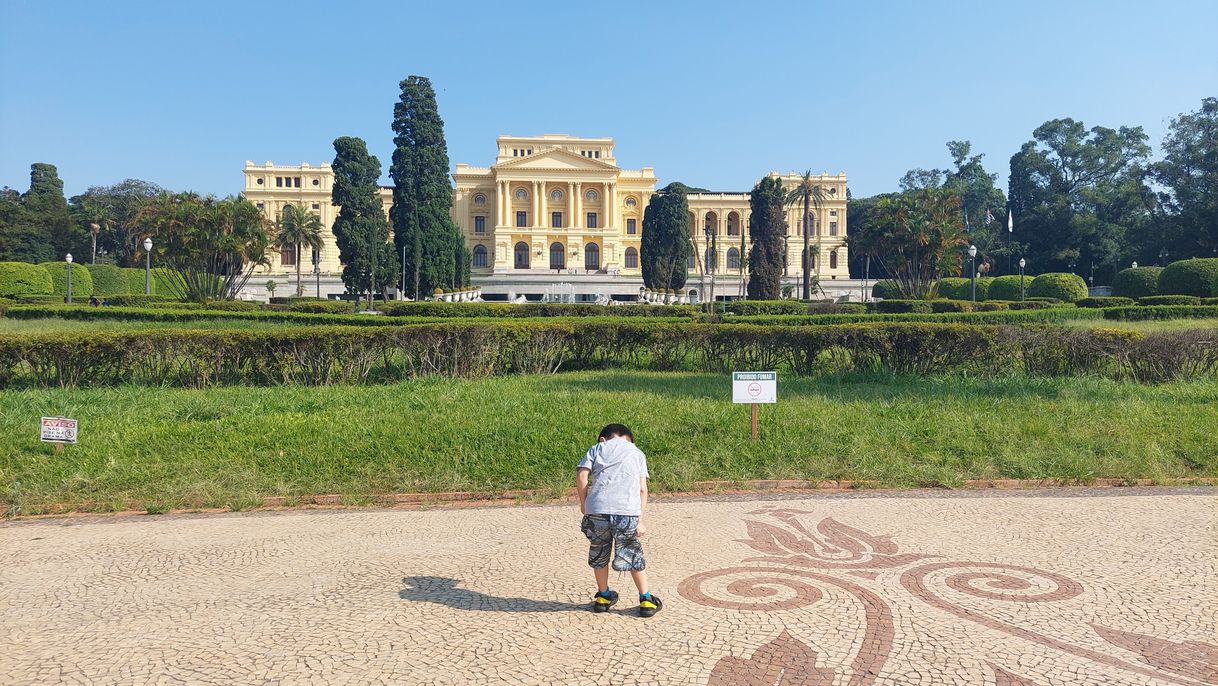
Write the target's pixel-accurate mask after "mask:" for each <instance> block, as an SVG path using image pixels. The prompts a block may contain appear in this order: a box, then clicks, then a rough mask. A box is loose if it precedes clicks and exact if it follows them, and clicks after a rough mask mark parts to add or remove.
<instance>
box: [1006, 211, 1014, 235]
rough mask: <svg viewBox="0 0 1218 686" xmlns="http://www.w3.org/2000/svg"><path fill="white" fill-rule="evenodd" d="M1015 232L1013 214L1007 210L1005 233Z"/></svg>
mask: <svg viewBox="0 0 1218 686" xmlns="http://www.w3.org/2000/svg"><path fill="white" fill-rule="evenodd" d="M1014 232H1015V215H1014V214H1012V213H1011V211H1010V210H1007V233H1014Z"/></svg>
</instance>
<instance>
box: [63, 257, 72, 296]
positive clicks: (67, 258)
mask: <svg viewBox="0 0 1218 686" xmlns="http://www.w3.org/2000/svg"><path fill="white" fill-rule="evenodd" d="M63 259H64V260H65V261H66V262H67V263H68V304H69V305H71V304H72V253H68V255H67V257H65V258H63Z"/></svg>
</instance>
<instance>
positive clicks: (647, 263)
mask: <svg viewBox="0 0 1218 686" xmlns="http://www.w3.org/2000/svg"><path fill="white" fill-rule="evenodd" d="M686 190H687V188H686V186H685V185H684V184H682V183H670V184H668V185H667V186H665V187H664V188H661V189H660V190H659V191H656V192H655V193H653V194H652V196H651V201H650V202H649V203H647V209H646V210H644V211H643V235H642V236H641V237H640V241H639V266H640V267H642V270H643V283H644V285H646V286H647V287H648V288H673V289H676V288H684V287H685V280H686V279H687V278H688V277H689V270H688V262H689V256H690V255H691V254H692V253H693V246H692V245H691V244H690V241H689V230H690V229H689V199H688V197H687V195H686Z"/></svg>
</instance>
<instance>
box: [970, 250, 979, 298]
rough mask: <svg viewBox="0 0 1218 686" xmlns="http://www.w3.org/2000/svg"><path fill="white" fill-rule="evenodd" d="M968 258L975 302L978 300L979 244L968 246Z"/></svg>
mask: <svg viewBox="0 0 1218 686" xmlns="http://www.w3.org/2000/svg"><path fill="white" fill-rule="evenodd" d="M968 259H969V268H968V278H969V286H970V288H971V289H972V297H973V302H977V246H975V245H970V246H969V247H968Z"/></svg>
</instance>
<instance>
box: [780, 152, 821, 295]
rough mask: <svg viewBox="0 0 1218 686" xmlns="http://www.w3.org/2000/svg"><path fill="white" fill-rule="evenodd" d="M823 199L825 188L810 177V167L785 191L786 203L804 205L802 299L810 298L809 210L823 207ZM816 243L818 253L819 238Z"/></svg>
mask: <svg viewBox="0 0 1218 686" xmlns="http://www.w3.org/2000/svg"><path fill="white" fill-rule="evenodd" d="M825 200H826V197H825V190H824V189H823V188H821V187H820V185H819V184H817V183H816V180H815V179H813V178H812V170H811V169H809V170H808V171H806V172H804V173H803V176H801V177H800V178H799V181H797V182H796V183H795V188H792V189H791V190H790V191H788V192H787V204H788V205H796V204H801V203H802V204H803V206H804V217H803V227H804V258H803V272H804V300H811V299H812V274H811V273H809V272H808V260H809V258H810V257H811V255H812V252H811V246H810V235H809V234H811V233H812V228H813V226H812V223H811V217H812V213H811V211H810V210H811V208H816V211H817V212H820V209H821V208H822V207H824V203H825ZM816 245H817V248H818V250H817V252H818V253H819V252H820V250H819V248H820V241H819V240H818V241H817V242H816ZM818 256H819V255H818ZM816 282H817V283H820V260H819V259H818V260H816Z"/></svg>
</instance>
